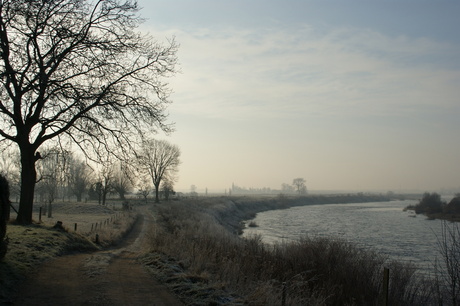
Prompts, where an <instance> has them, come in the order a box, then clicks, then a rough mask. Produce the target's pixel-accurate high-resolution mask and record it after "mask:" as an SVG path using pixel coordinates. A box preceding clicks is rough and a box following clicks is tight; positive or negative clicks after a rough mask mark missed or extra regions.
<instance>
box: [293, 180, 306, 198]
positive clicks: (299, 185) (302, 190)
mask: <svg viewBox="0 0 460 306" xmlns="http://www.w3.org/2000/svg"><path fill="white" fill-rule="evenodd" d="M306 182H307V181H306V180H305V179H304V178H301V177H298V178H295V179H293V180H292V185H293V186H294V188H295V190H297V192H298V193H299V194H306V193H307V186H306V185H305V183H306Z"/></svg>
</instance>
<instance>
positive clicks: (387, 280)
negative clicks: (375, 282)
mask: <svg viewBox="0 0 460 306" xmlns="http://www.w3.org/2000/svg"><path fill="white" fill-rule="evenodd" d="M389 283H390V269H388V268H386V267H385V268H383V304H382V305H383V306H388V287H389V286H388V285H389Z"/></svg>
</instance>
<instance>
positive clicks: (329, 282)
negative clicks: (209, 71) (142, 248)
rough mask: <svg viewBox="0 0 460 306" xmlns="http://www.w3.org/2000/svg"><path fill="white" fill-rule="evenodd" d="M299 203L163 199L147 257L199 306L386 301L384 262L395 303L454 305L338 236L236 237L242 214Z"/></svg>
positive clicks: (430, 284)
mask: <svg viewBox="0 0 460 306" xmlns="http://www.w3.org/2000/svg"><path fill="white" fill-rule="evenodd" d="M321 200H322V201H324V202H326V201H327V200H326V199H325V198H322V199H321ZM296 201H298V200H294V199H287V198H283V197H281V198H277V199H269V200H268V199H265V200H262V199H250V198H240V199H236V198H232V199H230V198H224V197H223V198H212V199H210V198H199V199H186V200H180V201H174V202H171V203H167V204H161V205H158V206H156V207H155V210H154V213H155V215H156V218H157V224H156V226H155V227H154V229H153V231H152V233H151V252H150V253H149V254H148V255H146V256H144V258H143V259H142V260H143V262H144V263H145V264H146V265H147V266H149V267H150V268H151V269H152V270H154V271H156V272H155V273H157V277H159V278H160V279H161V280H162V281H163V282H165V283H166V284H170V288H171V290H173V291H174V292H175V293H176V294H177V295H179V296H180V297H181V298H182V299H183V300H184V302H186V303H187V304H193V305H200V304H201V305H207V304H229V305H238V304H249V305H380V304H381V303H382V302H383V300H384V298H385V296H384V290H383V270H384V267H387V268H389V269H390V280H389V291H388V292H389V293H388V301H389V304H390V305H432V304H433V303H435V304H438V303H439V302H440V301H444V305H450V302H449V301H450V299H449V298H448V297H446V296H448V295H445V294H444V293H441V291H443V292H444V289H445V288H444V287H443V288H444V289H442V288H441V287H440V286H439V282H438V283H436V282H435V281H433V280H431V279H426V278H423V277H422V276H421V275H420V274H418V273H417V270H416V267H415V266H413V265H411V264H403V263H400V262H396V261H393V260H390V259H389V258H387V257H386V256H383V255H381V254H378V253H376V252H374V251H372V250H363V249H360V248H358V247H357V246H356V245H354V244H352V243H349V242H346V241H344V240H342V239H339V238H335V237H331V238H320V237H308V236H306V237H304V238H302V239H301V240H299V241H296V242H289V243H287V242H286V243H278V244H274V245H267V244H264V243H263V242H262V240H261V237H259V236H252V237H248V238H242V237H240V236H238V235H237V233H238V230H239V228H240V226H241V224H240V221H241V220H245V219H246V220H248V219H250V218H252V217H253V216H254V213H255V212H257V211H262V210H267V209H273V208H276V207H278V208H280V207H283V206H289V205H292V204H295V203H296ZM168 267H169V268H168ZM171 267H174V268H172V269H171ZM178 280H180V281H181V282H178ZM179 283H182V285H180V284H179ZM184 284H187V286H186V285H184ZM197 296H201V297H202V299H201V302H200V303H198V304H196V303H197ZM457 298H458V297H457ZM435 301H436V302H435Z"/></svg>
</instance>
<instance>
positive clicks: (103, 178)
mask: <svg viewBox="0 0 460 306" xmlns="http://www.w3.org/2000/svg"><path fill="white" fill-rule="evenodd" d="M113 173H114V167H113V165H112V164H110V163H109V164H105V165H103V167H102V169H101V171H100V173H99V180H98V182H97V183H96V191H97V192H98V194H99V204H102V205H105V202H106V200H107V195H108V194H109V193H110V192H111V191H112V189H113V181H114V174H113Z"/></svg>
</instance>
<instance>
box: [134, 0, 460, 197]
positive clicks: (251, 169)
mask: <svg viewBox="0 0 460 306" xmlns="http://www.w3.org/2000/svg"><path fill="white" fill-rule="evenodd" d="M138 2H139V4H140V6H141V7H142V10H141V12H140V14H141V16H142V17H144V18H146V19H147V20H146V22H145V23H144V24H143V25H142V30H144V31H149V32H150V33H151V34H152V35H153V36H154V37H155V38H157V39H158V40H159V41H166V39H168V38H171V37H173V36H174V37H175V38H176V40H177V42H178V43H179V44H180V50H179V53H178V57H179V62H180V70H181V73H180V74H178V75H176V76H175V77H174V78H173V79H171V80H170V85H171V88H172V89H173V91H174V93H173V94H172V95H171V99H172V100H173V104H171V105H170V106H169V108H168V112H169V114H170V119H171V121H174V122H175V123H176V125H175V127H176V131H175V132H174V133H173V134H172V135H170V136H164V135H162V134H160V135H158V137H159V138H163V139H167V140H168V141H170V142H171V143H174V144H176V145H178V146H179V147H180V148H181V151H182V158H181V159H182V164H181V166H180V170H179V179H178V181H177V183H176V185H175V187H176V190H179V191H190V186H191V185H195V186H196V187H197V188H198V190H197V191H198V192H203V191H204V189H205V188H208V190H209V191H210V192H223V191H224V190H225V189H228V188H229V187H230V186H231V185H232V183H235V184H236V185H238V186H241V187H246V188H250V187H253V188H262V187H270V188H272V189H280V187H281V184H282V183H289V184H290V183H292V180H293V179H294V178H297V177H303V178H305V179H306V181H307V188H308V189H309V190H310V191H312V192H313V191H315V190H355V191H356V190H359V191H369V190H381V191H388V190H393V191H400V190H419V191H420V192H423V191H438V190H440V188H453V189H456V190H457V191H458V192H460V162H459V161H460V141H459V136H458V132H459V131H460V18H459V16H460V1H456V0H455V1H454V0H452V1H435V0H431V1H424V0H413V1H404V0H398V1H396V0H395V1H392V0H379V1H372V0H366V1H365V0H361V1H358V0H347V1H343V0H335V1H332V0H330V1H329V0H321V1H320V0H317V1H305V0H304V1H300V0H297V1H295V0H287V1H286V0H278V1H274V0H268V1H267V0H231V1H230V0H226V1H222V0H215V1H212V0H208V1H204V0H193V1H192V0H188V1H187V0H180V1H177V0H174V1H171V0H163V1H152V0H140V1H138Z"/></svg>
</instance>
